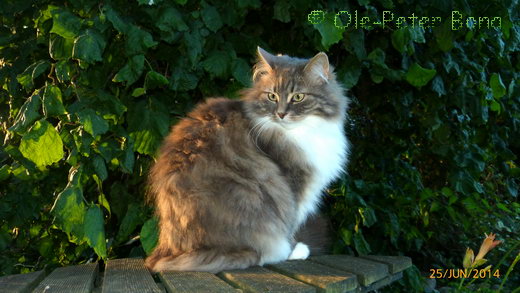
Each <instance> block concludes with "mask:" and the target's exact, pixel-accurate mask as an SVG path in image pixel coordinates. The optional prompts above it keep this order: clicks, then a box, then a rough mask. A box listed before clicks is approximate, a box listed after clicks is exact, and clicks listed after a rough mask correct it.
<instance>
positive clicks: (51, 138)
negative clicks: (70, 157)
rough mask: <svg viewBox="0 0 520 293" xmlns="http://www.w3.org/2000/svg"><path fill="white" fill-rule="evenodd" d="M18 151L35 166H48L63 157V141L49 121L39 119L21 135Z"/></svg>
mask: <svg viewBox="0 0 520 293" xmlns="http://www.w3.org/2000/svg"><path fill="white" fill-rule="evenodd" d="M20 152H21V153H22V155H23V156H24V157H25V158H27V159H29V160H30V161H32V162H34V163H35V164H36V166H38V167H42V166H48V165H50V164H52V163H55V162H58V161H59V160H61V159H62V158H63V155H64V153H63V142H62V141H61V137H60V135H59V134H58V132H57V131H56V129H54V127H53V126H52V125H51V124H50V123H49V122H47V121H45V120H40V121H37V122H36V123H35V124H34V125H33V126H32V127H31V129H29V131H28V132H27V133H26V134H24V136H23V137H22V140H21V142H20Z"/></svg>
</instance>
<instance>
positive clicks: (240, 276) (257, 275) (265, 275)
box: [220, 266, 316, 293]
mask: <svg viewBox="0 0 520 293" xmlns="http://www.w3.org/2000/svg"><path fill="white" fill-rule="evenodd" d="M220 276H222V277H223V278H224V279H225V280H226V281H228V282H230V283H231V284H233V285H234V286H236V287H238V288H240V289H242V290H244V291H245V292H302V293H307V292H308V293H312V292H316V289H315V288H314V287H312V286H309V285H306V284H304V283H302V282H299V281H296V280H294V279H291V278H289V277H287V276H284V275H282V274H278V273H276V272H273V271H271V270H268V269H266V268H263V267H259V266H254V267H250V268H248V269H245V270H232V271H224V272H221V273H220Z"/></svg>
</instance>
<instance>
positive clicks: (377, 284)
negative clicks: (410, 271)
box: [360, 272, 403, 293]
mask: <svg viewBox="0 0 520 293" xmlns="http://www.w3.org/2000/svg"><path fill="white" fill-rule="evenodd" d="M402 277H403V272H400V273H397V274H393V275H390V276H388V277H386V278H384V279H382V280H379V281H377V282H374V283H372V284H370V285H369V286H367V287H362V288H361V290H360V292H361V293H368V292H372V291H374V290H379V289H381V288H382V287H384V286H386V285H389V284H390V283H393V282H394V281H397V280H399V279H401V278H402Z"/></svg>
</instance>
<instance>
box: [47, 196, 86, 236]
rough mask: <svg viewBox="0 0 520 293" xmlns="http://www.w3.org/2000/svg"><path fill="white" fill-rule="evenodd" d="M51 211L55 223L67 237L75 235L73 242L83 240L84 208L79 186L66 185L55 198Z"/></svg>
mask: <svg viewBox="0 0 520 293" xmlns="http://www.w3.org/2000/svg"><path fill="white" fill-rule="evenodd" d="M51 212H52V213H53V215H54V217H55V223H56V225H57V226H58V227H59V228H60V229H61V230H63V231H64V232H65V233H67V234H68V235H69V237H72V236H75V239H74V242H76V243H79V242H81V241H82V240H83V235H84V232H83V231H84V221H85V214H86V208H85V203H84V198H83V192H82V191H81V189H80V188H78V187H72V186H67V187H66V188H65V189H64V190H63V191H62V192H61V193H60V194H59V195H58V197H57V198H56V201H55V202H54V206H53V207H52V209H51Z"/></svg>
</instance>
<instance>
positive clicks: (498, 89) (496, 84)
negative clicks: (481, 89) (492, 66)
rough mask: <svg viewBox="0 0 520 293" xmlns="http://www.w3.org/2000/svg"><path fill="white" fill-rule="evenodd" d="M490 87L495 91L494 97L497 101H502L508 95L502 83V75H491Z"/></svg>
mask: <svg viewBox="0 0 520 293" xmlns="http://www.w3.org/2000/svg"><path fill="white" fill-rule="evenodd" d="M489 86H490V87H491V90H492V91H493V97H495V99H500V98H501V97H503V96H504V95H505V94H506V87H505V86H504V83H503V82H502V79H501V78H500V74H498V73H493V74H492V75H491V80H490V81H489Z"/></svg>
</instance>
